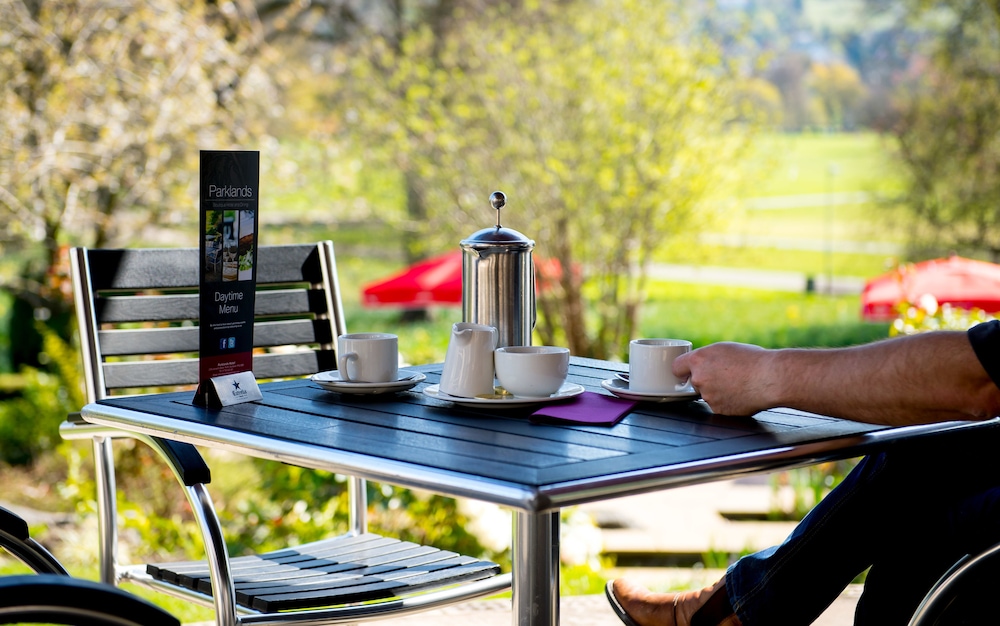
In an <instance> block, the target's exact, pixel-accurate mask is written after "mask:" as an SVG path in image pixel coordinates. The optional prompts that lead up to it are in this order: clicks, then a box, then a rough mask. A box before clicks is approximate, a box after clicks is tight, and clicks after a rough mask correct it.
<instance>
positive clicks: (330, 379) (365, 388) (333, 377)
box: [309, 370, 427, 395]
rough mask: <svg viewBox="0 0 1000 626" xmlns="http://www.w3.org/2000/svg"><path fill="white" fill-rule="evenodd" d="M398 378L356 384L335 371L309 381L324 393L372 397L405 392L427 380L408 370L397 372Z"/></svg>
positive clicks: (314, 375) (322, 373) (319, 374)
mask: <svg viewBox="0 0 1000 626" xmlns="http://www.w3.org/2000/svg"><path fill="white" fill-rule="evenodd" d="M398 377H399V379H398V380H394V381H389V382H386V383H357V382H351V381H349V380H344V379H342V378H341V377H340V372H338V371H337V370H331V371H329V372H319V373H318V374H313V375H312V376H311V377H310V379H309V380H311V381H313V382H314V383H316V384H317V385H319V386H320V387H322V388H323V389H325V390H326V391H335V392H337V393H353V394H367V395H374V394H379V393H396V392H398V391H406V390H407V389H410V388H412V387H414V386H416V385H417V384H418V383H420V382H421V381H423V380H424V379H425V378H427V377H426V376H424V375H423V374H421V373H420V372H411V371H409V370H399V372H398Z"/></svg>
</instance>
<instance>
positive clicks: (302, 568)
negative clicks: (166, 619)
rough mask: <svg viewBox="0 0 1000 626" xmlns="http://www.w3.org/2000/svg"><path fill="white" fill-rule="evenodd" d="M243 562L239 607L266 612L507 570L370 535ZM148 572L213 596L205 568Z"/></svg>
mask: <svg viewBox="0 0 1000 626" xmlns="http://www.w3.org/2000/svg"><path fill="white" fill-rule="evenodd" d="M338 544H342V545H338ZM292 557H294V558H293V559H292V560H289V559H291V558H292ZM238 562H239V563H242V564H243V567H239V566H237V567H234V569H233V576H234V580H235V582H236V600H237V602H238V603H239V604H241V605H243V606H245V607H247V608H251V609H255V610H258V611H261V612H264V613H274V612H278V611H284V610H293V609H301V608H309V607H317V606H328V605H337V604H349V603H356V602H363V601H367V600H377V599H384V598H391V597H396V596H403V595H408V594H413V593H418V592H420V591H424V590H426V589H428V588H431V587H436V586H440V585H447V584H455V583H459V582H464V581H468V580H481V579H484V578H488V577H490V576H494V575H496V574H498V573H499V572H500V568H499V566H498V565H496V564H495V563H491V562H488V561H482V560H479V559H476V558H473V557H469V556H463V555H460V554H456V553H454V552H449V551H445V550H439V549H437V548H433V547H429V546H421V545H417V544H413V543H410V542H405V541H400V540H398V539H390V538H386V537H380V536H378V535H373V534H370V533H369V534H366V535H363V536H361V537H350V536H344V537H338V538H336V539H333V540H326V541H321V542H316V543H314V544H306V545H303V546H298V547H296V548H294V549H286V550H279V551H275V552H273V553H268V554H262V555H257V556H250V557H239V558H237V559H233V564H234V566H235V565H236V564H237V563H238ZM146 571H147V573H148V574H149V575H151V576H153V577H154V578H156V579H159V580H163V581H167V582H171V583H174V584H178V585H180V586H182V587H184V588H186V589H191V590H195V591H200V592H202V593H206V594H209V595H211V593H212V585H211V581H210V579H209V576H208V568H207V565H206V564H205V563H204V562H201V561H186V562H181V563H163V564H149V565H147V568H146Z"/></svg>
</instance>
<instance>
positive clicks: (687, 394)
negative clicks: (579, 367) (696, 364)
mask: <svg viewBox="0 0 1000 626" xmlns="http://www.w3.org/2000/svg"><path fill="white" fill-rule="evenodd" d="M601 387H604V388H605V389H607V390H608V391H610V392H611V393H613V394H615V395H616V396H618V397H619V398H624V399H625V400H638V401H639V402H687V401H689V400H697V399H698V398H700V397H701V394H700V393H698V391H697V390H696V389H695V388H694V387H692V386H690V385H688V386H687V387H684V388H683V389H678V390H677V391H667V392H656V393H653V392H647V391H630V390H629V388H628V383H627V382H625V381H624V380H621V379H618V378H609V379H608V380H602V381H601Z"/></svg>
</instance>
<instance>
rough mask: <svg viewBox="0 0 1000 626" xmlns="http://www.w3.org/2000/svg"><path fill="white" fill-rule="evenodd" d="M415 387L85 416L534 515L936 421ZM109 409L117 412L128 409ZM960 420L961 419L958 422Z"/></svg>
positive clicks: (274, 390) (272, 392)
mask: <svg viewBox="0 0 1000 626" xmlns="http://www.w3.org/2000/svg"><path fill="white" fill-rule="evenodd" d="M409 369H413V370H418V371H421V372H423V373H425V374H426V376H427V378H426V380H425V381H424V382H423V383H421V384H420V385H418V386H417V387H415V388H414V389H412V390H410V391H407V392H402V393H396V394H390V395H386V396H355V395H341V394H338V393H334V392H328V391H324V390H323V389H322V388H320V387H319V386H318V385H316V384H315V383H313V382H311V381H309V380H308V379H302V380H292V381H282V382H275V383H267V384H264V385H262V386H261V387H262V391H263V395H264V399H263V401H260V402H256V403H249V404H241V405H236V406H231V407H228V408H225V409H222V410H210V409H205V408H201V407H196V406H193V405H192V403H191V396H192V394H191V393H173V394H163V395H154V396H140V397H133V398H113V399H108V400H102V401H101V402H100V404H101V405H102V406H101V407H94V406H93V405H92V406H91V407H88V408H87V409H85V410H84V416H85V418H86V419H88V420H89V421H95V422H97V423H104V424H106V425H128V426H129V429H133V430H140V431H144V432H147V433H149V434H154V435H160V436H167V437H171V438H175V439H180V440H186V441H189V442H191V443H196V444H205V445H215V446H216V447H223V448H231V449H235V450H239V451H242V452H247V453H250V454H257V455H258V456H265V457H269V458H278V459H281V460H286V461H288V462H292V463H297V464H303V465H309V466H313V467H317V468H320V469H330V470H332V471H343V472H344V473H350V474H355V475H359V476H362V477H365V478H369V479H374V480H381V481H384V482H392V483H394V484H399V485H402V486H410V487H421V488H429V489H435V490H437V491H439V492H441V493H446V494H450V495H456V496H470V497H478V498H481V499H485V500H488V501H493V502H496V503H498V504H504V505H511V506H515V507H517V508H521V509H524V510H528V511H542V510H549V509H552V508H556V507H560V506H566V505H569V504H578V503H581V502H585V501H589V500H595V499H602V498H606V497H611V496H615V495H626V494H632V493H639V492H642V491H650V490H653V489H661V488H664V487H668V486H675V485H680V484H691V483H694V482H700V481H706V480H715V479H719V478H721V477H725V476H733V475H738V474H741V473H746V472H753V471H766V470H771V469H777V468H781V467H793V466H796V465H805V464H810V463H815V462H818V461H822V460H827V459H832V458H847V457H850V456H856V455H859V454H862V453H863V452H865V450H866V449H867V447H869V446H871V445H875V444H882V443H885V442H886V441H889V440H893V439H896V438H903V437H910V436H913V435H914V434H920V433H921V432H923V431H924V430H926V432H938V431H940V430H942V427H941V426H940V425H938V426H933V427H907V428H887V427H880V426H872V425H866V424H858V423H853V422H846V421H843V420H837V419H832V418H828V417H823V416H817V415H812V414H807V413H802V412H798V411H793V410H786V409H779V410H772V411H766V412H763V413H760V414H757V415H755V416H753V417H727V416H720V415H715V414H713V413H712V411H711V410H710V409H709V408H708V406H707V405H706V404H705V403H704V402H701V401H695V402H682V403H640V404H638V405H637V406H636V407H635V409H634V410H633V411H632V412H631V413H629V414H628V415H627V416H626V417H625V418H624V419H623V420H622V421H621V422H620V423H618V424H617V425H615V426H613V427H606V426H580V425H565V424H558V425H553V424H538V423H533V421H532V420H531V419H530V416H531V413H532V412H533V411H534V410H536V409H537V407H523V408H509V409H503V410H501V409H497V408H495V407H494V406H493V405H484V406H477V407H472V408H470V407H461V406H456V405H453V404H451V403H450V402H447V401H443V400H438V399H435V398H431V397H428V396H426V395H424V394H423V393H422V389H423V388H424V387H426V386H427V385H432V384H436V383H437V382H438V380H439V377H440V373H441V365H440V364H438V365H430V366H421V367H414V368H409ZM625 370H626V366H624V365H622V364H620V363H609V362H603V361H594V360H589V359H580V358H574V359H573V361H572V366H571V369H570V376H569V379H568V380H569V382H573V383H578V384H581V385H583V386H584V387H585V388H586V389H587V390H588V391H592V392H596V393H602V394H608V395H610V394H609V392H607V391H605V390H604V389H603V388H602V387H601V381H602V380H604V379H608V378H610V377H611V376H613V373H614V372H615V371H625ZM107 409H126V411H125V412H121V411H117V410H107ZM955 427H960V426H955Z"/></svg>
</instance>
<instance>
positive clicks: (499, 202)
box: [490, 191, 507, 228]
mask: <svg viewBox="0 0 1000 626" xmlns="http://www.w3.org/2000/svg"><path fill="white" fill-rule="evenodd" d="M505 204H507V196H505V195H504V193H503V192H502V191H494V192H493V193H491V194H490V206H491V207H493V208H494V209H496V212H497V228H500V209H502V208H503V207H504V205H505Z"/></svg>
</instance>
